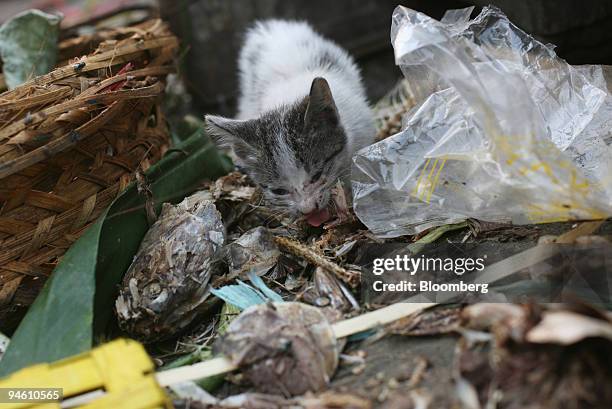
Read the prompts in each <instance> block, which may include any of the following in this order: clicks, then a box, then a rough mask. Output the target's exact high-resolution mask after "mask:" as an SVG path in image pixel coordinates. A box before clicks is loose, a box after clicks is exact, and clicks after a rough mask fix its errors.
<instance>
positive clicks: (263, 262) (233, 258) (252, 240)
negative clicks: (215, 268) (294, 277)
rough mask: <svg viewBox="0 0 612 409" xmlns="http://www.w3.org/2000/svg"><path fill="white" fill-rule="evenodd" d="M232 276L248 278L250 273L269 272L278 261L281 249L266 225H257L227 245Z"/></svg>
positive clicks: (260, 273)
mask: <svg viewBox="0 0 612 409" xmlns="http://www.w3.org/2000/svg"><path fill="white" fill-rule="evenodd" d="M226 251H227V259H228V265H229V274H230V278H234V277H240V278H242V279H244V278H246V277H247V275H248V274H249V273H254V274H257V275H262V274H265V273H267V272H268V271H269V270H270V269H271V268H272V267H274V265H276V263H277V261H278V257H279V256H280V251H279V250H278V246H277V245H276V243H275V242H274V237H273V236H272V234H271V233H270V231H269V230H268V229H267V228H265V227H255V228H254V229H251V230H249V231H247V232H246V233H244V234H243V235H242V236H240V237H239V238H238V239H237V240H235V241H234V242H232V243H230V244H229V245H227V246H226Z"/></svg>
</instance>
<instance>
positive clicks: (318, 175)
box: [311, 169, 323, 182]
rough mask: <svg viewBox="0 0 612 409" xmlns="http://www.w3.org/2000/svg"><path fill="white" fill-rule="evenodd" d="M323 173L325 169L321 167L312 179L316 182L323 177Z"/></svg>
mask: <svg viewBox="0 0 612 409" xmlns="http://www.w3.org/2000/svg"><path fill="white" fill-rule="evenodd" d="M322 175H323V169H321V170H320V171H318V172H317V173H315V174H314V175H313V176H312V179H311V180H312V181H313V182H316V181H317V180H319V179H321V176H322Z"/></svg>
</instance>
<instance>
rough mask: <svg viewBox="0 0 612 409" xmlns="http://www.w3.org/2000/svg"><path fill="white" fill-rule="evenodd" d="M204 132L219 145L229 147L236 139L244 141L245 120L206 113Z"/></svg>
mask: <svg viewBox="0 0 612 409" xmlns="http://www.w3.org/2000/svg"><path fill="white" fill-rule="evenodd" d="M204 120H205V121H206V132H207V133H208V135H209V136H210V137H211V138H212V140H213V141H214V142H215V143H216V144H217V146H219V147H223V148H231V147H233V146H234V144H235V142H236V141H237V140H243V141H244V142H246V140H245V139H246V133H245V130H244V127H245V126H246V122H247V121H241V120H238V119H230V118H224V117H222V116H216V115H206V116H205V117H204Z"/></svg>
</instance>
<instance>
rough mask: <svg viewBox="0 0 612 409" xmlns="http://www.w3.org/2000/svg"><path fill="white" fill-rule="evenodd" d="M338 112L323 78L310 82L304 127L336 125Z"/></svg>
mask: <svg viewBox="0 0 612 409" xmlns="http://www.w3.org/2000/svg"><path fill="white" fill-rule="evenodd" d="M338 122H339V118H338V110H337V109H336V103H335V102H334V97H333V96H332V93H331V89H329V84H328V83H327V80H326V79H325V78H321V77H317V78H315V79H314V80H312V85H311V86H310V94H309V95H308V106H307V108H306V114H305V115H304V125H305V126H306V127H309V126H313V127H320V126H327V127H329V126H331V127H335V126H337V125H338Z"/></svg>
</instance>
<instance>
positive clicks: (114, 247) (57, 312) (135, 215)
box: [0, 131, 231, 376]
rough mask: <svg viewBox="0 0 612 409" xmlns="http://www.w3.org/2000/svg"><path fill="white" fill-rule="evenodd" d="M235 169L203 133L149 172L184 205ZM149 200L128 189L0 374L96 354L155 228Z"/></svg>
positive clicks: (52, 284) (158, 196) (67, 265)
mask: <svg viewBox="0 0 612 409" xmlns="http://www.w3.org/2000/svg"><path fill="white" fill-rule="evenodd" d="M230 169H231V163H230V161H229V159H227V158H226V157H224V156H222V155H220V154H219V153H218V151H217V150H216V149H215V147H214V146H213V145H212V144H211V143H210V142H209V141H208V139H207V138H205V137H204V136H203V135H202V133H201V132H199V131H198V132H197V133H196V134H194V135H192V136H191V137H190V138H188V139H187V140H186V141H185V142H184V143H182V144H181V145H179V146H178V147H177V148H176V149H175V150H173V151H172V152H169V153H168V154H167V155H166V156H165V157H164V159H162V160H161V161H160V162H158V163H157V164H156V165H154V166H152V167H151V169H149V171H148V172H147V181H148V182H149V183H150V187H151V190H152V192H153V197H154V201H155V204H156V205H157V207H158V208H159V207H160V206H161V203H163V202H178V201H180V200H182V199H183V198H184V197H185V196H186V195H187V194H189V193H191V192H192V191H194V190H195V189H196V187H197V186H198V184H199V183H200V182H201V181H202V180H204V179H206V178H216V177H218V176H221V175H223V174H225V173H227V172H228V171H229V170H230ZM148 227H149V226H148V223H147V219H146V213H145V210H144V199H143V198H142V197H141V196H140V195H139V194H138V193H137V189H136V186H135V185H131V186H130V187H128V188H127V189H126V191H125V192H123V194H121V196H120V197H118V198H117V199H116V200H115V201H114V202H113V204H112V205H111V206H110V207H109V208H108V209H107V210H106V212H104V214H103V215H102V216H101V217H100V218H99V220H98V221H97V222H96V223H95V224H93V225H92V226H91V227H90V228H89V229H88V230H87V232H86V233H85V234H84V235H83V236H82V237H81V238H80V239H79V240H78V241H77V242H76V243H74V245H73V246H72V247H71V248H70V249H69V250H68V252H66V254H65V255H64V257H63V258H62V261H61V263H60V264H59V265H58V266H57V268H56V269H55V271H54V272H53V275H52V276H51V278H50V279H49V280H48V282H47V283H46V285H45V287H44V289H43V290H42V292H41V293H40V295H39V296H38V298H37V299H36V301H35V302H34V304H32V306H31V307H30V309H29V311H28V313H27V315H26V316H25V318H24V319H23V321H22V322H21V325H20V326H19V328H18V329H17V331H16V332H15V334H14V335H13V337H12V339H11V343H10V344H9V347H8V349H7V351H6V354H5V355H4V358H3V359H2V361H0V376H1V375H6V374H9V373H11V372H13V371H15V370H18V369H20V368H23V367H25V366H28V365H31V364H34V363H39V362H50V361H54V360H57V359H61V358H64V357H67V356H70V355H73V354H76V353H79V352H83V351H86V350H88V349H90V348H91V347H92V346H93V345H94V343H95V339H96V337H98V336H100V335H102V334H103V332H104V329H105V328H106V326H107V324H108V322H109V319H110V318H111V316H112V311H113V307H114V300H115V297H116V295H117V287H118V283H119V282H120V280H121V277H122V276H123V274H124V272H125V271H126V270H127V268H128V266H129V265H130V263H131V261H132V258H133V256H134V254H135V253H136V250H137V249H138V246H139V245H140V241H141V240H142V238H143V236H144V234H145V233H146V231H147V229H148Z"/></svg>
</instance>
